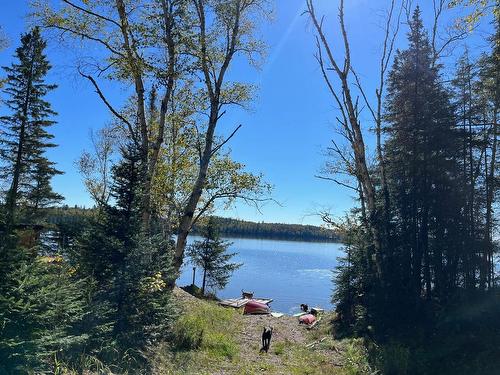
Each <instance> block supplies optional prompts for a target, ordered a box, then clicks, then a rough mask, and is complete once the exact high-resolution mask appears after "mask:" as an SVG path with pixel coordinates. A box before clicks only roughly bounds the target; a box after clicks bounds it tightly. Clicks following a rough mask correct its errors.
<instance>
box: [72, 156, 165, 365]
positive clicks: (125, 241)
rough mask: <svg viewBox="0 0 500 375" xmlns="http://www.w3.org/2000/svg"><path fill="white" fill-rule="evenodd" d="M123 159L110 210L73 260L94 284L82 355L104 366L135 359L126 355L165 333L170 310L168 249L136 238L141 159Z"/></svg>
mask: <svg viewBox="0 0 500 375" xmlns="http://www.w3.org/2000/svg"><path fill="white" fill-rule="evenodd" d="M122 157H123V158H122V160H121V162H120V163H119V164H118V165H116V166H115V167H114V168H113V181H114V183H113V186H112V189H111V195H112V198H113V203H114V204H113V205H111V204H107V205H105V206H103V207H101V208H100V210H99V213H98V215H97V217H95V218H94V219H93V220H92V221H91V222H90V224H89V227H88V229H87V230H86V231H85V232H84V233H83V235H82V236H81V238H80V239H79V240H78V243H77V245H76V246H75V249H74V251H73V255H72V259H73V262H75V264H77V265H78V267H79V270H78V272H79V274H80V277H82V278H90V279H91V280H92V281H93V282H92V283H91V288H90V291H89V294H90V296H91V301H90V309H91V314H89V317H88V321H87V323H86V324H87V327H89V334H90V340H89V342H88V348H87V350H88V352H89V353H91V354H92V355H95V356H97V357H98V358H100V359H101V360H104V361H106V362H107V363H118V362H122V364H123V362H124V361H126V360H125V357H127V358H128V359H129V360H137V359H138V358H137V356H134V355H131V354H130V350H134V349H136V350H137V351H139V350H141V349H144V347H145V346H146V345H151V344H153V343H154V342H157V341H158V340H161V339H165V338H166V337H167V335H168V334H169V332H170V327H171V322H172V317H173V309H172V305H171V302H170V295H171V294H170V291H169V290H167V288H166V286H167V282H168V281H169V279H168V277H169V269H170V268H169V265H170V261H169V254H171V251H172V246H173V244H172V243H171V241H170V240H168V239H165V238H164V237H163V236H161V235H151V236H146V235H145V234H144V233H142V232H141V229H140V228H141V226H140V219H141V216H140V212H141V210H140V209H139V208H140V202H141V199H140V193H141V192H140V181H141V180H140V173H141V166H140V164H141V160H140V155H139V154H138V153H137V152H136V151H135V149H134V148H133V147H127V148H124V149H123V150H122ZM126 351H127V352H129V354H128V355H127V356H125V355H124V353H125V352H126ZM127 365H129V364H127Z"/></svg>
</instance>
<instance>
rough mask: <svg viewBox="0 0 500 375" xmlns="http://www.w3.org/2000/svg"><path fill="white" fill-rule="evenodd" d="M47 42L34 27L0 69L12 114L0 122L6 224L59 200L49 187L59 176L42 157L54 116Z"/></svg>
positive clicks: (0, 170) (51, 145)
mask: <svg viewBox="0 0 500 375" xmlns="http://www.w3.org/2000/svg"><path fill="white" fill-rule="evenodd" d="M45 47H46V42H45V41H44V40H43V39H42V37H41V35H40V31H39V29H38V28H37V27H36V28H34V29H33V30H31V32H29V33H27V34H25V35H23V36H22V38H21V46H20V47H19V48H17V50H16V55H15V58H16V59H17V62H15V63H13V64H12V65H11V66H10V67H4V70H5V71H6V72H7V84H6V87H5V89H4V90H3V92H4V93H5V94H6V96H7V99H6V100H5V103H6V105H7V107H8V109H9V110H10V112H11V113H10V114H9V115H6V116H2V117H0V122H1V123H2V125H3V132H2V136H1V138H0V158H1V161H2V165H1V169H0V177H1V178H2V179H3V180H4V181H8V183H9V187H8V190H7V191H6V192H5V194H6V202H5V203H6V208H7V215H8V220H9V221H12V220H13V219H14V218H15V214H16V210H17V207H18V205H19V204H22V206H23V207H25V208H28V209H30V210H32V211H33V210H36V209H37V208H42V207H45V206H47V205H49V204H52V203H54V202H57V201H59V200H61V199H62V197H61V196H59V195H58V194H55V193H54V192H53V191H52V188H51V186H50V179H51V178H52V177H53V176H54V175H56V174H60V173H61V172H60V171H58V170H57V169H56V168H55V165H54V163H52V162H50V161H49V160H48V159H47V157H46V155H45V152H46V150H47V149H48V148H52V147H55V145H54V144H53V143H52V142H51V140H52V138H53V135H51V134H50V133H49V132H48V131H47V128H48V127H49V126H51V125H53V124H54V121H53V120H51V117H52V116H54V115H55V112H54V111H53V110H52V109H51V105H50V103H49V102H47V101H46V100H44V97H45V96H46V95H47V94H48V93H49V92H50V91H51V90H53V89H55V88H56V85H50V84H47V83H45V76H46V75H47V73H48V71H49V70H50V68H51V66H50V64H49V62H48V61H47V57H46V56H45V54H44V49H45Z"/></svg>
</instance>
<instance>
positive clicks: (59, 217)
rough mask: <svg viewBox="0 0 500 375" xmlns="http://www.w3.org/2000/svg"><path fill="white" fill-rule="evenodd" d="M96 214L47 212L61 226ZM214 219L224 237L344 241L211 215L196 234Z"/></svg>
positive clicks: (318, 231)
mask: <svg viewBox="0 0 500 375" xmlns="http://www.w3.org/2000/svg"><path fill="white" fill-rule="evenodd" d="M93 214H95V210H94V209H84V208H78V207H61V208H57V209H51V210H50V211H49V212H48V215H47V221H48V222H49V223H51V224H54V225H56V226H57V227H59V229H62V228H64V227H69V226H76V227H80V226H82V225H85V221H86V220H88V219H89V218H90V217H91V216H92V215H93ZM210 218H213V219H214V225H216V227H217V228H218V232H219V233H220V234H221V235H222V236H223V237H234V238H255V239H274V240H289V241H313V242H333V243H340V242H342V237H341V235H340V234H339V233H337V232H335V231H334V230H332V229H329V228H324V227H319V226H314V225H303V224H283V223H264V222H254V221H247V220H239V219H233V218H227V217H221V216H210V217H207V218H206V219H205V220H203V222H201V223H199V224H197V225H195V226H193V229H192V231H191V234H192V235H201V234H203V231H204V230H205V228H206V222H207V221H208V220H209V219H210Z"/></svg>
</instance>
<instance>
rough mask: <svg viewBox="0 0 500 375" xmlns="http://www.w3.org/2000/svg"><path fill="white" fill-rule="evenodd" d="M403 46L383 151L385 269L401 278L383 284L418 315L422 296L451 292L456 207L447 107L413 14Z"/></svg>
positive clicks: (455, 144)
mask: <svg viewBox="0 0 500 375" xmlns="http://www.w3.org/2000/svg"><path fill="white" fill-rule="evenodd" d="M408 40H409V47H408V49H406V50H404V51H398V52H397V54H396V57H395V61H394V65H393V67H392V71H391V72H390V75H389V82H388V91H387V106H386V122H387V127H386V129H385V130H386V132H387V134H388V139H387V142H386V144H385V149H386V155H387V166H388V173H389V181H390V190H391V195H392V197H391V201H392V202H394V210H395V212H394V213H393V215H394V216H395V217H396V228H397V229H396V231H395V233H394V241H395V242H394V245H395V248H394V249H392V251H391V252H390V253H389V254H387V255H388V256H387V262H388V264H387V267H388V268H387V269H388V270H391V271H392V270H395V269H398V270H404V271H403V273H402V274H400V273H399V272H390V273H389V275H388V276H389V277H393V276H395V275H397V278H393V282H392V283H391V285H393V287H394V288H396V290H398V292H397V293H395V296H396V295H397V297H398V298H403V299H405V298H409V300H408V307H409V308H410V311H412V312H413V313H415V314H417V315H418V314H419V313H420V311H419V306H420V305H421V302H420V301H421V296H425V299H426V300H428V301H430V300H431V299H432V298H433V297H439V298H443V297H444V296H445V295H446V293H447V291H449V290H450V289H453V288H454V287H455V283H456V272H457V270H456V267H458V266H459V263H457V259H456V257H454V256H452V254H455V249H456V246H458V245H460V240H459V239H461V238H463V236H462V234H461V233H460V230H459V228H460V213H461V209H462V200H461V197H460V194H459V193H458V192H459V191H460V190H459V189H457V187H458V186H460V183H461V181H460V179H459V173H458V164H457V162H456V157H457V153H458V150H459V149H460V148H459V134H458V132H456V131H455V129H454V124H455V119H454V114H453V107H452V105H451V102H450V94H449V92H448V91H447V89H446V88H445V87H444V86H443V85H442V83H441V79H440V75H439V65H436V64H435V63H434V60H433V54H432V48H431V45H430V43H429V40H428V36H427V34H426V32H425V30H424V27H423V24H422V19H421V15H420V10H419V8H418V7H417V8H416V10H415V12H414V14H413V18H412V22H411V25H410V32H409V35H408ZM445 268H446V269H445ZM401 276H403V278H404V281H402V280H401ZM450 276H451V277H450ZM405 288H406V289H405ZM403 305H404V304H403ZM411 306H413V307H411ZM420 317H421V318H423V316H422V315H420Z"/></svg>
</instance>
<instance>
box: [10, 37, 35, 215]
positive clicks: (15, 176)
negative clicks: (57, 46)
mask: <svg viewBox="0 0 500 375" xmlns="http://www.w3.org/2000/svg"><path fill="white" fill-rule="evenodd" d="M32 48H33V50H35V47H34V46H32ZM33 59H34V58H33V57H32V59H31V62H30V72H29V76H28V82H27V83H26V96H25V98H24V103H23V112H22V119H21V126H20V130H19V140H18V143H17V153H16V162H15V164H14V171H13V173H12V184H11V187H10V189H9V191H8V193H7V223H8V224H9V225H12V224H13V223H14V220H15V214H16V207H17V198H18V194H19V180H20V178H21V171H22V163H23V160H22V159H23V153H24V145H25V141H26V126H27V123H28V109H29V104H30V96H31V89H32V79H33V68H34V61H33Z"/></svg>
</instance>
